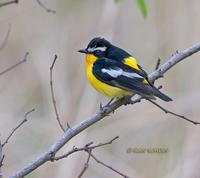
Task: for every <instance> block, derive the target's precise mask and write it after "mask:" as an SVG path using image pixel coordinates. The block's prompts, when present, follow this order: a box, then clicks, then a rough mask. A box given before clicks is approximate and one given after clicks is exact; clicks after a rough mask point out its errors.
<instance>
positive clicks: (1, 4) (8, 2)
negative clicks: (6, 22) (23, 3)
mask: <svg viewBox="0 0 200 178" xmlns="http://www.w3.org/2000/svg"><path fill="white" fill-rule="evenodd" d="M18 2H19V1H18V0H13V1H7V2H4V3H0V8H1V7H3V6H7V5H10V4H17V3H18Z"/></svg>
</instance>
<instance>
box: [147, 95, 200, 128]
mask: <svg viewBox="0 0 200 178" xmlns="http://www.w3.org/2000/svg"><path fill="white" fill-rule="evenodd" d="M146 100H148V101H149V102H151V103H152V104H153V105H155V106H157V107H158V108H160V109H161V110H162V111H164V112H165V113H166V114H171V115H174V116H177V117H178V118H181V119H183V120H186V121H188V122H191V123H193V124H195V125H199V124H200V122H197V121H193V120H191V119H188V118H186V117H185V116H182V115H180V114H176V113H174V112H171V111H169V110H167V109H165V108H163V107H162V106H160V105H159V104H158V103H156V102H154V101H152V100H150V99H146Z"/></svg>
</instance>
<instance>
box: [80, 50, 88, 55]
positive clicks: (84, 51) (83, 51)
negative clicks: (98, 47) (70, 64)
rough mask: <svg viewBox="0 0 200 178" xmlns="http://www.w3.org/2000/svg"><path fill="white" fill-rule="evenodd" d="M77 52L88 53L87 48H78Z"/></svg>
mask: <svg viewBox="0 0 200 178" xmlns="http://www.w3.org/2000/svg"><path fill="white" fill-rule="evenodd" d="M78 52H80V53H85V54H87V53H88V51H87V49H80V50H78Z"/></svg>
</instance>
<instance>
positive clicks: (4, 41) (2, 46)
mask: <svg viewBox="0 0 200 178" xmlns="http://www.w3.org/2000/svg"><path fill="white" fill-rule="evenodd" d="M10 32H11V25H10V24H9V26H8V31H7V33H6V36H5V38H4V40H3V42H2V44H1V46H0V50H2V49H3V48H4V47H5V45H6V43H7V41H8V38H9V36H10Z"/></svg>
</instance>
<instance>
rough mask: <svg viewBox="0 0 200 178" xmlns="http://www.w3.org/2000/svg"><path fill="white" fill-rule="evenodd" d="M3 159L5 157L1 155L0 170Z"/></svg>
mask: <svg viewBox="0 0 200 178" xmlns="http://www.w3.org/2000/svg"><path fill="white" fill-rule="evenodd" d="M4 158H5V155H3V156H2V157H1V160H0V168H1V167H2V166H3V160H4Z"/></svg>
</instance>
